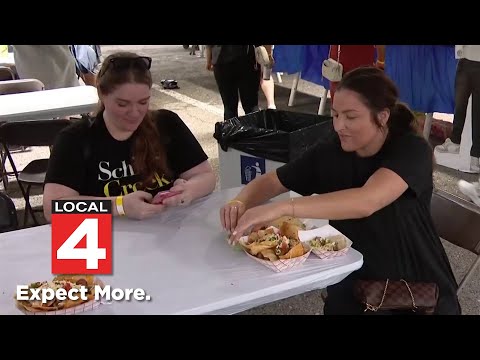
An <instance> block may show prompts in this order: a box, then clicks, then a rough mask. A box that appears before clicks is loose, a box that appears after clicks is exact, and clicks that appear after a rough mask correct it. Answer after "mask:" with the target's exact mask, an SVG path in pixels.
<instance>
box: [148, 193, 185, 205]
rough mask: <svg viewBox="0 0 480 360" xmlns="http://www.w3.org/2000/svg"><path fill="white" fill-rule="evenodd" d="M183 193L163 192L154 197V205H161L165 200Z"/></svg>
mask: <svg viewBox="0 0 480 360" xmlns="http://www.w3.org/2000/svg"><path fill="white" fill-rule="evenodd" d="M180 193H181V191H169V190H167V191H161V192H159V193H158V194H157V195H155V196H154V197H153V200H152V204H161V203H163V201H164V200H165V199H168V198H169V197H172V196H175V195H178V194H180Z"/></svg>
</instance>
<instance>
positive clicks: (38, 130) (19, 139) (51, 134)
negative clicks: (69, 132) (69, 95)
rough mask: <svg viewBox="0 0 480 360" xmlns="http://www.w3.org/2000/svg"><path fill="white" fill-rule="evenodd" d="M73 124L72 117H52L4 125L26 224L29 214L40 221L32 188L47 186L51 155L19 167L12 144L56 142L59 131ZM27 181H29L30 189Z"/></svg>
mask: <svg viewBox="0 0 480 360" xmlns="http://www.w3.org/2000/svg"><path fill="white" fill-rule="evenodd" d="M71 124H72V122H71V121H70V120H66V119H52V120H33V121H15V122H7V123H4V124H2V125H0V143H1V144H2V145H3V150H4V152H5V154H6V157H7V158H8V160H9V161H10V164H11V165H12V169H13V173H14V174H15V177H16V179H17V182H18V185H19V187H20V191H21V192H22V195H23V197H24V199H25V216H24V226H25V225H26V223H27V218H28V214H30V215H31V216H32V218H33V221H34V223H35V225H38V221H37V219H36V218H35V214H34V211H33V209H32V207H31V206H30V188H31V187H32V186H34V185H38V186H43V184H44V182H45V176H46V173H47V168H48V159H35V160H32V161H31V162H30V163H28V164H27V166H25V168H24V169H23V170H21V171H18V170H17V167H16V166H15V163H14V162H13V159H12V154H11V153H10V151H9V146H10V145H18V146H52V145H53V144H54V142H55V138H56V136H57V134H58V133H59V132H60V131H61V130H62V129H64V128H65V127H67V126H69V125H71ZM24 185H26V189H25V188H24Z"/></svg>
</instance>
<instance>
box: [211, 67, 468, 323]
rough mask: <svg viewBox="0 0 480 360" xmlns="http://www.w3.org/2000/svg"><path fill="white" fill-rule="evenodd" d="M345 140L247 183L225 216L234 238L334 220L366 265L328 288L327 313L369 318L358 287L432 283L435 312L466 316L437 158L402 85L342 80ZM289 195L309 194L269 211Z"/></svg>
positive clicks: (358, 77) (377, 77)
mask: <svg viewBox="0 0 480 360" xmlns="http://www.w3.org/2000/svg"><path fill="white" fill-rule="evenodd" d="M332 113H333V125H334V128H335V131H336V132H337V134H338V137H337V138H336V139H335V141H333V142H332V143H331V144H320V143H319V144H318V145H316V146H314V147H312V148H311V149H310V150H309V151H307V152H306V153H304V154H303V155H302V156H301V157H300V158H298V159H296V160H293V161H291V162H290V163H288V164H285V165H284V166H282V167H280V168H278V169H277V170H276V171H273V172H270V173H268V174H265V175H263V176H261V177H259V178H256V179H254V180H253V181H252V182H250V183H249V184H248V185H247V186H246V187H245V188H244V189H242V191H241V192H240V193H239V194H238V196H237V197H236V198H235V199H233V200H232V201H230V202H229V203H228V204H226V205H225V206H224V207H223V208H222V209H221V211H220V219H221V222H222V225H223V226H224V228H225V229H226V230H227V231H230V232H231V233H232V238H231V240H232V241H237V240H238V239H239V237H240V236H241V235H242V234H244V233H246V232H247V230H248V229H250V228H251V227H252V226H257V225H263V224H265V223H267V222H269V221H271V220H274V219H276V218H278V217H280V216H283V215H289V216H296V217H299V218H318V219H328V220H330V224H331V225H332V226H333V227H335V228H336V229H338V230H339V231H340V232H342V233H343V234H345V235H346V236H347V237H349V238H350V239H351V240H352V241H353V247H354V248H355V249H357V250H358V251H360V252H361V253H362V254H363V260H364V264H363V266H362V268H361V269H359V270H358V271H355V272H353V273H352V274H350V275H349V276H348V277H347V278H345V279H344V280H343V281H341V282H340V283H338V284H336V285H333V286H330V287H328V297H327V300H326V303H325V308H324V313H325V314H362V313H364V312H363V310H364V306H363V305H362V304H360V302H358V301H357V300H356V299H355V296H354V292H353V288H354V283H355V280H357V279H365V280H386V279H391V280H400V279H404V280H406V281H407V282H408V281H410V282H415V281H422V282H435V283H437V285H438V286H439V290H440V291H439V299H438V304H437V308H436V313H437V314H459V313H460V306H459V303H458V299H457V295H456V290H457V284H456V281H455V277H454V275H453V272H452V270H451V266H450V264H449V261H448V258H447V255H446V253H445V250H444V248H443V246H442V243H441V241H440V239H439V236H438V235H437V233H436V230H435V228H434V225H433V222H432V219H431V216H430V200H431V196H432V190H433V180H432V172H433V154H432V150H431V147H430V146H429V144H428V143H427V142H426V140H425V139H424V138H423V137H421V136H420V135H419V134H418V131H417V129H416V125H415V120H416V119H415V116H414V115H413V113H412V112H411V111H410V110H409V109H408V108H407V107H406V106H405V105H403V104H401V103H398V90H397V88H396V87H395V84H394V83H393V82H392V81H391V80H390V79H389V78H388V77H387V76H386V75H385V74H384V73H383V71H381V70H379V69H377V68H374V67H362V68H358V69H355V70H352V71H351V72H349V73H347V74H345V76H344V78H343V79H342V81H341V82H340V83H339V85H338V87H337V91H336V95H335V98H334V101H333V106H332ZM288 190H292V191H295V192H297V193H299V194H301V195H304V197H300V198H292V199H290V200H289V201H279V202H272V203H268V204H264V203H265V202H266V201H267V200H268V199H271V198H273V197H275V196H277V195H279V194H281V193H284V192H286V191H288Z"/></svg>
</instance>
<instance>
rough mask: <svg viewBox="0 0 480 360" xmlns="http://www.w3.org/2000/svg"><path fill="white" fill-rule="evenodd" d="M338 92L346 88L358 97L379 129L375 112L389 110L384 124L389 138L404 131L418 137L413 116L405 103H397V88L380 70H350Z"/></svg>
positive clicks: (368, 68) (364, 68)
mask: <svg viewBox="0 0 480 360" xmlns="http://www.w3.org/2000/svg"><path fill="white" fill-rule="evenodd" d="M341 89H348V90H351V91H354V92H356V93H357V94H359V95H360V98H361V101H362V102H363V103H364V104H365V105H366V106H367V107H368V108H369V109H370V111H371V113H372V115H373V119H374V121H375V123H376V124H377V126H378V127H382V124H381V123H380V120H379V119H378V113H379V112H381V111H382V110H385V109H388V110H390V118H389V119H388V122H387V126H388V130H389V131H388V133H389V134H388V136H389V137H390V138H392V137H396V136H399V135H402V134H404V133H406V132H414V133H416V134H420V127H419V125H418V121H417V118H416V116H415V114H414V113H413V112H412V111H411V110H410V108H409V107H408V106H407V105H406V104H404V103H402V102H399V100H398V96H399V91H398V88H397V86H396V85H395V83H394V82H393V81H392V80H391V79H390V78H389V77H388V76H387V75H386V74H385V72H384V71H383V70H380V69H378V68H376V67H373V66H367V67H359V68H357V69H354V70H352V71H349V72H348V73H346V74H345V76H344V77H343V78H342V80H341V81H340V83H339V85H338V86H337V89H336V91H340V90H341Z"/></svg>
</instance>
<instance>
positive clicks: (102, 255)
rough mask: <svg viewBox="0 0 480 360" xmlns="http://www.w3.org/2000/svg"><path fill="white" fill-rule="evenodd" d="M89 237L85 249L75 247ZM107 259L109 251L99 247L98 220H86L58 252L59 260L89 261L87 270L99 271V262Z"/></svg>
mask: <svg viewBox="0 0 480 360" xmlns="http://www.w3.org/2000/svg"><path fill="white" fill-rule="evenodd" d="M84 236H86V237H87V246H86V247H85V248H81V249H79V248H76V247H75V246H77V245H78V243H79V242H80V241H81V240H82V239H83V237H84ZM106 258H107V249H105V248H99V247H98V219H85V220H83V222H82V223H81V224H80V226H79V227H78V228H77V229H76V230H75V231H74V232H73V233H72V235H70V237H69V238H68V239H67V240H66V241H65V242H64V243H63V245H61V246H60V247H59V248H58V250H57V259H59V260H73V259H77V260H83V259H85V260H87V270H97V269H98V260H100V259H106Z"/></svg>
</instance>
